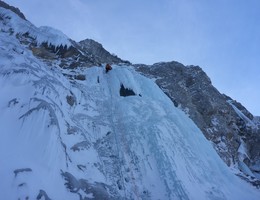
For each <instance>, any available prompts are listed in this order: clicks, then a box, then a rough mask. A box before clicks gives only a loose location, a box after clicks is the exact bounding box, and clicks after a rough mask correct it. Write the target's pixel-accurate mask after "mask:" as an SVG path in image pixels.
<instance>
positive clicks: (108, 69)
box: [106, 64, 112, 73]
mask: <svg viewBox="0 0 260 200" xmlns="http://www.w3.org/2000/svg"><path fill="white" fill-rule="evenodd" d="M111 69H112V67H111V65H110V64H107V65H106V73H107V72H108V71H110V70H111Z"/></svg>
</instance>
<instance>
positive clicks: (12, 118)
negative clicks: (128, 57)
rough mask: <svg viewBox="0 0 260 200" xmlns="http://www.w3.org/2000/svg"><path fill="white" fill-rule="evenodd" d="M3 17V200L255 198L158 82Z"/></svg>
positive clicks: (0, 133) (0, 101)
mask: <svg viewBox="0 0 260 200" xmlns="http://www.w3.org/2000/svg"><path fill="white" fill-rule="evenodd" d="M0 9H1V10H0V12H1V13H0V28H1V32H0V44H1V45H0V58H1V59H0V88H1V89H0V97H1V98H0V111H1V114H0V177H1V180H0V199H45V200H49V199H53V200H56V199H57V200H59V199H60V200H64V199H69V200H70V199H71V200H73V199H75V200H76V199H113V200H114V199H192V200H193V199H199V200H200V199H241V200H242V199H252V200H254V199H259V196H260V192H259V190H257V189H256V188H254V187H253V186H251V185H249V184H248V183H247V182H245V181H243V180H241V179H239V178H238V177H237V176H235V175H234V174H233V173H232V172H231V171H230V169H229V168H228V167H227V166H226V165H225V163H224V162H223V161H222V160H221V159H220V157H219V156H218V154H217V153H216V151H215V150H214V148H213V146H212V145H211V143H210V142H209V141H208V140H207V139H206V138H205V137H204V135H203V134H202V132H201V131H200V129H199V128H198V127H197V126H196V125H195V124H194V122H193V121H192V120H191V119H190V118H189V117H188V116H187V115H186V114H185V113H184V112H183V111H181V109H179V108H176V107H175V106H174V104H173V102H172V101H171V99H170V98H169V97H168V96H167V95H165V93H163V91H162V90H161V89H160V88H159V87H158V86H157V85H156V84H155V83H154V81H152V80H151V79H149V78H146V77H144V76H142V75H140V73H139V72H137V71H136V69H135V68H134V67H131V66H129V65H126V64H116V65H112V67H113V70H112V71H110V72H108V73H105V70H104V66H103V65H101V66H96V65H95V63H96V64H97V65H99V64H100V63H99V62H98V61H100V60H101V58H102V59H103V57H102V56H101V55H103V54H102V53H100V54H99V56H98V57H95V55H92V56H91V54H90V53H89V52H87V51H84V48H83V47H82V48H81V45H79V44H77V43H76V42H73V41H72V40H68V41H69V42H70V44H71V45H72V46H71V49H69V48H65V49H64V48H61V47H60V45H61V43H60V41H61V40H60V37H59V36H61V35H62V34H61V33H60V32H59V31H55V30H54V29H48V30H53V31H50V32H49V31H47V32H45V33H46V34H47V36H46V37H47V38H49V36H51V35H52V34H56V33H57V35H56V36H57V37H58V39H57V40H55V41H54V42H48V41H49V40H48V41H46V40H44V41H41V42H36V41H37V38H39V37H38V33H37V31H38V30H39V29H38V28H36V27H33V30H35V31H33V33H34V34H36V35H34V34H31V33H32V32H30V31H29V32H20V31H19V30H20V29H16V28H17V27H16V25H15V24H17V23H18V24H21V23H27V22H24V21H22V20H24V19H23V18H18V16H15V14H14V13H11V11H9V10H5V9H3V8H0ZM14 19H15V20H14ZM13 21H15V23H13ZM55 32H56V33H55ZM39 34H42V33H41V31H40V33H39ZM48 35H49V36H48ZM62 38H63V37H62ZM51 39H53V38H52V37H51ZM66 41H67V40H66ZM54 44H55V45H54ZM82 44H83V43H82ZM90 48H91V47H90ZM87 49H88V51H89V47H88V48H87ZM99 49H101V47H99ZM100 51H101V50H100ZM100 51H98V52H100ZM61 52H62V53H61ZM93 52H94V51H93ZM93 52H92V53H93ZM43 55H44V56H43ZM111 59H112V57H111ZM113 59H115V58H113ZM85 61H86V62H85ZM119 61H120V59H118V60H116V63H118V62H119ZM84 63H86V66H88V67H89V66H91V63H92V67H90V68H88V67H86V66H85V64H84ZM72 65H73V67H71V66H72ZM241 151H242V150H241Z"/></svg>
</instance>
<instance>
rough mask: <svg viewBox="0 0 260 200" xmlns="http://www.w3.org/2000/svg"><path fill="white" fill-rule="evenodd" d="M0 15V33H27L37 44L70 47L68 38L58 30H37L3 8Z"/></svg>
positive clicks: (49, 28) (43, 28) (44, 27)
mask: <svg viewBox="0 0 260 200" xmlns="http://www.w3.org/2000/svg"><path fill="white" fill-rule="evenodd" d="M0 15H1V17H3V18H4V20H3V21H1V20H0V27H1V31H8V30H9V29H12V30H13V31H14V34H25V33H28V34H29V35H30V36H31V37H33V38H35V39H36V42H37V44H42V43H47V44H48V45H54V46H61V45H62V46H64V47H65V46H67V47H70V46H71V42H70V40H69V38H68V37H67V36H66V35H65V34H64V33H62V32H61V31H59V30H56V29H54V28H51V27H47V26H42V27H39V28H37V27H35V26H34V25H33V24H32V23H30V22H29V21H26V20H23V19H21V18H20V17H19V16H18V15H16V14H15V13H13V12H12V11H10V10H6V9H4V8H0ZM3 22H4V24H3Z"/></svg>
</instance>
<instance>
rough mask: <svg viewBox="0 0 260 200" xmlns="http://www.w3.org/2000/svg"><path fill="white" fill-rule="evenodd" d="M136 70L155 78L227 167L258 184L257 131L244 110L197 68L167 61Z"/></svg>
mask: <svg viewBox="0 0 260 200" xmlns="http://www.w3.org/2000/svg"><path fill="white" fill-rule="evenodd" d="M136 69H137V70H138V71H140V72H141V73H143V74H144V75H145V76H148V77H150V78H153V79H156V83H157V84H158V86H159V87H160V88H161V89H162V90H163V91H164V92H165V93H166V94H167V95H168V96H169V97H170V99H171V100H172V101H173V103H174V104H175V106H178V107H180V108H181V109H182V110H183V111H184V112H186V113H187V114H188V115H189V116H190V118H191V119H192V120H193V121H194V122H195V123H196V124H197V126H198V127H199V128H200V129H201V130H202V132H203V133H204V135H205V136H206V138H207V139H208V140H210V141H212V142H213V145H214V147H215V149H216V151H217V152H218V154H219V155H220V157H221V158H222V159H223V160H224V161H225V163H226V164H227V165H228V166H234V165H235V167H236V168H238V169H239V170H241V171H242V172H243V174H244V175H246V176H253V177H254V178H253V179H250V180H251V181H252V182H254V184H259V181H258V180H257V178H256V177H259V172H260V165H259V164H260V163H259V160H260V129H259V124H258V123H257V122H256V121H257V120H254V116H253V115H252V114H251V113H250V112H249V111H248V110H247V109H246V108H245V107H243V106H242V105H241V104H240V103H238V102H236V101H234V100H232V99H231V98H230V97H228V96H226V95H224V94H221V93H219V91H218V90H217V89H216V88H215V87H214V86H213V85H212V84H211V81H210V79H209V77H208V76H207V75H206V73H205V72H204V71H203V70H202V69H201V68H200V67H198V66H184V65H182V64H181V63H178V62H167V63H157V64H154V65H152V66H146V65H136ZM242 146H243V147H242ZM242 148H244V151H243V152H242V150H241V149H242ZM247 167H249V169H250V170H249V169H248V168H247Z"/></svg>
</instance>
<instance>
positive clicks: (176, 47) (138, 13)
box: [4, 0, 260, 116]
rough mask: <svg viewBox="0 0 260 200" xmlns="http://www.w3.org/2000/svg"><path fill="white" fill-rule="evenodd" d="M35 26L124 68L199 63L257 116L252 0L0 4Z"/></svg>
mask: <svg viewBox="0 0 260 200" xmlns="http://www.w3.org/2000/svg"><path fill="white" fill-rule="evenodd" d="M4 1H5V2H7V3H9V4H10V5H13V6H16V7H19V8H20V10H21V11H22V12H23V13H24V14H25V17H26V18H27V19H28V20H29V21H31V22H32V23H33V24H35V25H36V26H42V25H47V26H52V27H54V28H56V29H59V30H61V31H62V32H63V33H65V34H66V35H67V36H69V37H70V38H71V39H73V40H75V41H80V40H83V39H86V38H90V39H94V40H96V41H97V42H99V43H101V44H102V45H103V46H104V48H106V49H107V50H108V51H110V52H111V53H115V54H116V55H118V56H119V57H120V58H122V59H125V60H129V61H130V62H132V63H144V64H153V63H155V62H160V61H173V60H174V61H178V62H180V63H183V64H184V65H199V66H200V67H201V68H202V69H203V70H204V71H205V72H206V73H207V74H208V76H209V77H210V79H211V80H212V83H213V85H214V86H215V87H216V88H217V89H218V90H219V91H220V92H221V93H225V94H227V95H228V96H231V97H232V98H233V99H235V100H237V101H239V102H241V103H242V104H243V105H244V106H245V107H246V108H247V109H248V110H249V111H250V112H251V113H252V114H254V115H258V116H260V89H259V88H260V0H55V1H53V0H4Z"/></svg>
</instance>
